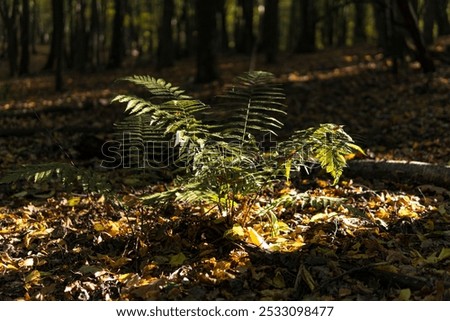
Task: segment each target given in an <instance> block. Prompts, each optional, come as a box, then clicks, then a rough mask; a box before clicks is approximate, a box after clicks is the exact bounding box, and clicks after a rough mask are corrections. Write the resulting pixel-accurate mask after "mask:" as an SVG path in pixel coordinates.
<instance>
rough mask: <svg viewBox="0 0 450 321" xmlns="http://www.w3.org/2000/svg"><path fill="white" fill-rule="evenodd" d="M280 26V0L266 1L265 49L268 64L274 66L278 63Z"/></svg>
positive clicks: (264, 19) (264, 17)
mask: <svg viewBox="0 0 450 321" xmlns="http://www.w3.org/2000/svg"><path fill="white" fill-rule="evenodd" d="M278 25H279V23H278V0H266V1H265V10H264V16H263V47H264V51H265V54H266V62H267V63H268V64H274V63H276V61H277V53H278V44H279V30H278Z"/></svg>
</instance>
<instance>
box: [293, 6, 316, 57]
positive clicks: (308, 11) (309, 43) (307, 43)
mask: <svg viewBox="0 0 450 321" xmlns="http://www.w3.org/2000/svg"><path fill="white" fill-rule="evenodd" d="M298 1H300V10H301V12H300V14H301V21H300V28H301V30H300V36H299V39H298V42H297V47H296V50H295V51H296V52H297V53H302V52H313V51H315V50H316V22H315V19H316V2H315V1H313V0H298Z"/></svg>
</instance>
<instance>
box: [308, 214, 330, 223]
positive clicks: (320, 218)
mask: <svg viewBox="0 0 450 321" xmlns="http://www.w3.org/2000/svg"><path fill="white" fill-rule="evenodd" d="M327 219H328V214H325V213H319V214H316V215H314V216H313V217H311V219H310V222H317V221H326V220H327Z"/></svg>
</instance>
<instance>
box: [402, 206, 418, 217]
mask: <svg viewBox="0 0 450 321" xmlns="http://www.w3.org/2000/svg"><path fill="white" fill-rule="evenodd" d="M397 215H398V216H399V217H410V218H419V215H417V213H416V212H414V211H411V210H410V209H407V208H406V207H404V206H402V207H401V208H400V209H399V210H398V213H397Z"/></svg>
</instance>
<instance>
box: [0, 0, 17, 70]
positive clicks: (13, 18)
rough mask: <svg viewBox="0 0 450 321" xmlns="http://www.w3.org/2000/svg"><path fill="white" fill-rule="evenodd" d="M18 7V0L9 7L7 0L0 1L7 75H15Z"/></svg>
mask: <svg viewBox="0 0 450 321" xmlns="http://www.w3.org/2000/svg"><path fill="white" fill-rule="evenodd" d="M18 7H19V0H14V1H13V3H12V5H11V7H10V6H9V5H8V2H6V1H4V0H3V1H1V2H0V15H1V17H2V19H3V24H4V25H5V29H6V38H7V43H8V49H7V54H8V62H9V75H10V76H11V77H13V76H15V75H16V73H17V56H18V47H17V45H18V41H17V12H18Z"/></svg>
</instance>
